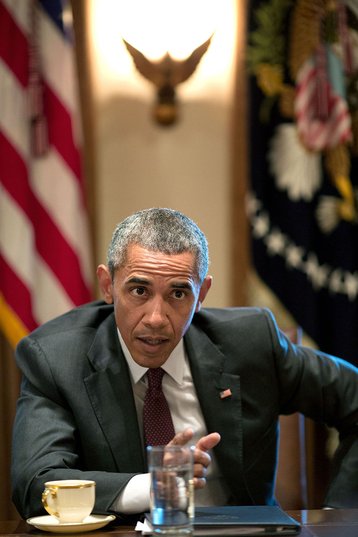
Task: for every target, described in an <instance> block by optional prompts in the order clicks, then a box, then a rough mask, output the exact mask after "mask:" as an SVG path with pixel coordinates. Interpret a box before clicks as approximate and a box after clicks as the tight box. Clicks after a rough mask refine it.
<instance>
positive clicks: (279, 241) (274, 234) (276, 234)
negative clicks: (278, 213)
mask: <svg viewBox="0 0 358 537" xmlns="http://www.w3.org/2000/svg"><path fill="white" fill-rule="evenodd" d="M265 242H266V245H267V252H268V254H270V255H275V254H282V252H283V251H284V249H285V246H286V237H285V235H284V234H283V233H281V231H279V230H278V229H276V230H272V231H271V233H269V235H267V237H266V240H265Z"/></svg>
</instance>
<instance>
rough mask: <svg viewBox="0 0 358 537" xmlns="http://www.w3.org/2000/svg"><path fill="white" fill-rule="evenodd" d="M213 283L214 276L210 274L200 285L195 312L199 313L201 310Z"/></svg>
mask: <svg viewBox="0 0 358 537" xmlns="http://www.w3.org/2000/svg"><path fill="white" fill-rule="evenodd" d="M212 283H213V277H212V276H209V275H208V276H206V277H205V279H204V281H203V283H202V284H201V287H200V292H199V297H198V302H197V303H196V308H195V313H198V311H200V308H201V305H202V303H203V302H204V300H205V297H206V295H207V294H208V292H209V289H210V287H211V284H212Z"/></svg>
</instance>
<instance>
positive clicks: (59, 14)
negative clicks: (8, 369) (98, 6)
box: [0, 0, 92, 346]
mask: <svg viewBox="0 0 358 537" xmlns="http://www.w3.org/2000/svg"><path fill="white" fill-rule="evenodd" d="M64 7H65V6H64V2H61V1H60V0H48V1H45V0H44V1H39V0H0V28H1V31H0V178H1V187H0V282H1V289H0V328H1V330H2V331H3V332H4V334H5V336H6V338H7V339H8V340H9V342H10V343H11V344H12V345H13V346H15V345H16V343H17V342H18V341H19V339H20V338H21V337H23V336H24V335H26V334H27V333H28V332H29V331H31V330H33V329H34V328H36V327H37V326H38V325H39V324H42V323H43V322H45V321H47V320H48V319H50V318H52V317H54V316H56V315H58V314H61V313H63V312H65V311H67V310H69V309H71V308H72V307H73V306H75V305H80V304H82V303H84V302H86V301H88V300H90V299H91V294H92V290H91V288H92V277H91V258H90V257H91V256H90V243H89V233H88V218H87V209H86V202H85V192H84V180H83V175H82V171H81V156H80V147H81V139H80V130H81V129H80V121H79V117H78V95H77V87H76V70H75V64H74V51H73V40H72V35H71V32H70V30H69V27H68V26H67V25H66V24H65V23H64V21H65V20H66V18H65V17H64V14H65V13H66V12H65V11H64ZM67 8H68V6H67ZM67 14H68V15H69V14H70V12H69V11H68V12H67Z"/></svg>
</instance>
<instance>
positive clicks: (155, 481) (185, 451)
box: [147, 446, 194, 535]
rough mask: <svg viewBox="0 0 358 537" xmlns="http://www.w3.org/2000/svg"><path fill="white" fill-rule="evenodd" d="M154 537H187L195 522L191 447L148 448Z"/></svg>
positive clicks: (192, 450) (151, 518)
mask: <svg viewBox="0 0 358 537" xmlns="http://www.w3.org/2000/svg"><path fill="white" fill-rule="evenodd" d="M147 453H148V467H149V472H150V478H151V492H150V522H151V525H152V528H153V532H154V533H155V534H161V535H169V534H170V535H174V534H176V535H184V534H185V535H188V534H191V533H192V531H193V518H194V483H193V470H194V446H148V448H147Z"/></svg>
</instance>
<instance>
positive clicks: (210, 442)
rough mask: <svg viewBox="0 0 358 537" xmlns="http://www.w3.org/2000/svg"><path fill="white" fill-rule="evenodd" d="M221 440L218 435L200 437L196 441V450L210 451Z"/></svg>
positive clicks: (211, 434)
mask: <svg viewBox="0 0 358 537" xmlns="http://www.w3.org/2000/svg"><path fill="white" fill-rule="evenodd" d="M220 440H221V436H220V435H219V433H210V434H207V435H206V436H202V437H201V438H200V440H198V442H197V444H196V446H195V447H196V448H197V449H200V450H201V451H209V449H212V448H213V447H215V446H216V445H217V444H218V443H219V442H220Z"/></svg>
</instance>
